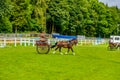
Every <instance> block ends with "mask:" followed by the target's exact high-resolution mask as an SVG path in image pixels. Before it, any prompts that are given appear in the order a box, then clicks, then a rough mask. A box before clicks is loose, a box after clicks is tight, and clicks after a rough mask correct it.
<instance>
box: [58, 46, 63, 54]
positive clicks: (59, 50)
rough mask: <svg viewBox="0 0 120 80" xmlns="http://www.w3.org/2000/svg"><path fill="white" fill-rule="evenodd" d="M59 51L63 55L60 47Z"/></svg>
mask: <svg viewBox="0 0 120 80" xmlns="http://www.w3.org/2000/svg"><path fill="white" fill-rule="evenodd" d="M59 52H60V54H61V55H63V53H62V52H61V47H60V48H59Z"/></svg>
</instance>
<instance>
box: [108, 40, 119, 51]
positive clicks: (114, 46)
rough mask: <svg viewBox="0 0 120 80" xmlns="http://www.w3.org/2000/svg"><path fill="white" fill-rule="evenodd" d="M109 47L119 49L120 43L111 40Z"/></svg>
mask: <svg viewBox="0 0 120 80" xmlns="http://www.w3.org/2000/svg"><path fill="white" fill-rule="evenodd" d="M108 48H109V49H110V50H113V49H118V48H120V43H113V42H109V45H108Z"/></svg>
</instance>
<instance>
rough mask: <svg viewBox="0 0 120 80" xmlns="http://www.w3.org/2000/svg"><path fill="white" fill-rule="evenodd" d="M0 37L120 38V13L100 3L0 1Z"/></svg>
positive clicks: (94, 0) (85, 0) (87, 0)
mask: <svg viewBox="0 0 120 80" xmlns="http://www.w3.org/2000/svg"><path fill="white" fill-rule="evenodd" d="M0 2H1V3H0V33H23V32H42V31H43V30H45V31H46V32H47V33H60V34H64V35H85V36H89V37H93V36H96V37H109V36H110V35H118V34H120V9H119V8H118V7H116V6H113V7H108V5H107V4H106V5H105V4H103V3H102V2H99V1H98V0H0Z"/></svg>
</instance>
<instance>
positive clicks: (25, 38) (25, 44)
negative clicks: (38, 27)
mask: <svg viewBox="0 0 120 80" xmlns="http://www.w3.org/2000/svg"><path fill="white" fill-rule="evenodd" d="M24 46H26V38H24Z"/></svg>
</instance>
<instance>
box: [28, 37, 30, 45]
mask: <svg viewBox="0 0 120 80" xmlns="http://www.w3.org/2000/svg"><path fill="white" fill-rule="evenodd" d="M28 46H30V38H28Z"/></svg>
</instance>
